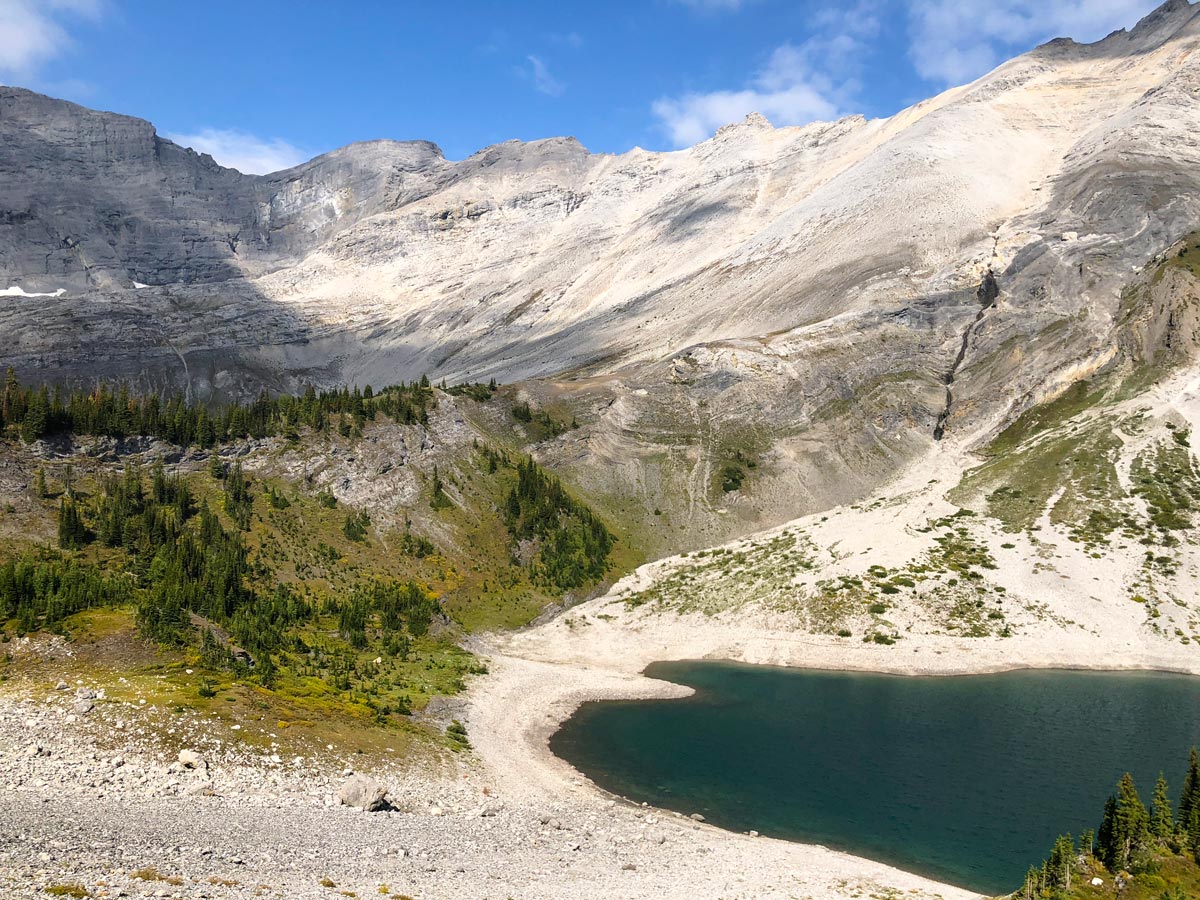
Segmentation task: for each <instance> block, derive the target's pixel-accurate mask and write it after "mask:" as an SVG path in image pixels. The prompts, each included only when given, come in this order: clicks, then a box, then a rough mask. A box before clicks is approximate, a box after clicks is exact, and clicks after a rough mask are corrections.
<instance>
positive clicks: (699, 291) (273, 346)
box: [0, 0, 1200, 527]
mask: <svg viewBox="0 0 1200 900" xmlns="http://www.w3.org/2000/svg"><path fill="white" fill-rule="evenodd" d="M1198 44H1200V7H1196V6H1192V5H1189V4H1187V3H1185V2H1179V0H1172V2H1169V3H1167V4H1165V5H1164V6H1163V7H1161V8H1160V9H1159V10H1157V11H1156V12H1155V13H1152V14H1151V15H1149V16H1147V17H1146V18H1145V19H1144V20H1142V22H1140V23H1138V25H1137V26H1136V27H1135V28H1133V29H1131V30H1130V31H1128V32H1125V31H1122V32H1117V33H1115V34H1113V35H1111V36H1109V37H1108V38H1106V39H1105V40H1103V41H1101V42H1099V43H1096V44H1091V45H1080V44H1076V43H1074V42H1072V41H1069V40H1058V41H1054V42H1051V43H1050V44H1047V45H1045V46H1043V47H1040V48H1038V49H1036V50H1034V51H1033V52H1031V53H1029V54H1026V55H1024V56H1021V57H1019V58H1017V59H1014V60H1012V61H1010V62H1008V63H1005V64H1004V65H1002V66H1001V67H999V68H998V69H996V70H995V71H994V72H992V73H990V74H989V75H987V76H985V77H983V78H981V79H980V80H978V81H977V82H975V83H973V84H970V85H966V86H963V87H959V88H955V89H952V90H950V91H947V92H946V93H944V94H942V95H940V96H937V97H934V98H932V99H930V100H927V101H924V102H922V103H919V104H917V105H916V106H914V107H911V108H909V109H906V110H904V111H902V112H900V113H898V114H896V115H895V116H893V117H891V118H888V119H877V120H866V119H863V118H861V117H851V118H847V119H843V120H840V121H837V122H832V123H828V122H820V123H814V124H811V125H807V126H804V127H799V128H774V127H772V126H771V125H770V124H769V123H768V122H767V121H766V120H765V119H763V118H762V117H761V116H758V115H753V116H750V117H748V118H747V119H746V120H745V121H744V122H742V123H740V124H736V125H731V126H728V127H726V128H723V129H721V131H719V132H718V133H717V134H716V135H715V136H714V137H713V138H711V139H710V140H707V141H705V142H703V143H701V144H698V145H696V146H695V147H692V148H690V149H687V150H682V151H678V152H673V153H651V152H646V151H643V150H640V149H634V150H632V151H630V152H628V153H625V154H622V155H619V156H612V155H605V154H592V153H589V152H588V151H587V150H586V149H585V148H584V147H583V146H582V145H580V144H579V143H578V142H577V141H575V140H574V139H571V138H555V139H550V140H543V141H535V142H532V143H521V142H509V143H505V144H499V145H496V146H493V147H489V148H487V149H485V150H482V151H480V152H479V153H477V154H475V155H474V156H472V157H470V158H468V159H466V160H462V161H459V162H452V161H448V160H446V159H445V158H444V157H443V156H442V154H441V152H440V151H439V150H438V148H437V147H436V146H434V145H432V144H428V143H423V142H411V143H397V142H391V141H376V142H370V143H364V144H355V145H351V146H349V147H346V148H343V149H341V150H338V151H335V152H333V153H330V154H326V155H324V156H321V157H318V158H317V159H315V160H312V161H311V162H308V163H305V164H304V165H301V166H298V167H296V168H294V169H290V170H287V171H284V172H277V173H274V174H271V175H266V176H248V175H243V174H241V173H238V172H236V171H233V170H231V169H225V168H222V167H220V166H219V165H217V164H216V163H215V162H214V161H213V160H212V159H211V158H209V157H207V156H203V155H198V154H195V153H193V152H192V151H190V150H185V149H183V148H180V147H178V146H176V145H174V144H172V143H171V142H169V141H167V140H164V139H162V138H160V137H158V136H157V135H156V133H155V131H154V129H153V127H152V126H151V125H150V124H149V123H146V122H143V121H141V120H137V119H131V118H128V117H125V116H119V115H115V114H111V113H100V112H94V111H91V110H86V109H83V108H81V107H78V106H74V105H72V104H69V103H65V102H61V101H57V100H52V99H49V98H46V97H41V96H39V95H36V94H32V93H29V92H27V91H23V90H20V89H15V88H0V290H2V289H5V288H8V287H9V286H13V287H19V288H20V289H21V290H22V291H24V292H27V293H47V294H54V293H55V292H58V291H63V293H61V294H59V295H57V296H41V297H29V296H22V295H16V294H14V295H12V296H4V297H0V333H3V334H4V335H5V336H6V338H7V340H6V342H5V349H4V353H3V356H4V359H5V361H7V362H12V363H13V364H14V365H16V366H17V368H18V369H19V370H20V371H21V372H22V374H24V375H26V376H29V377H42V378H49V379H59V378H72V379H87V378H93V377H96V376H99V375H106V376H119V377H128V378H133V379H137V380H141V381H143V382H146V383H148V384H154V385H160V386H162V385H167V384H170V385H175V386H185V387H187V388H188V389H189V390H191V391H192V392H193V393H194V394H195V395H197V396H206V395H210V394H236V393H252V392H256V391H257V390H259V389H260V388H261V387H263V386H266V387H268V388H272V389H298V388H299V387H300V386H302V385H303V384H305V383H308V382H316V383H335V382H355V383H359V384H365V383H371V384H374V385H381V384H385V383H390V382H396V381H400V380H405V379H411V378H415V377H419V376H420V375H421V374H423V373H427V374H429V375H430V376H431V377H432V378H435V379H441V378H442V377H445V378H447V379H448V380H449V381H451V382H454V381H458V380H476V379H478V380H486V379H487V378H490V377H496V378H497V379H499V380H501V381H505V382H513V381H519V380H526V381H529V382H530V383H529V385H528V389H529V391H530V392H531V395H532V396H533V398H534V399H535V401H536V400H537V399H538V398H539V397H543V398H544V397H547V396H551V395H553V396H554V397H557V398H560V399H565V400H566V401H568V402H572V403H574V404H575V405H576V406H577V407H578V408H579V409H580V410H581V411H582V412H583V415H581V420H582V421H583V422H584V428H583V429H582V430H581V431H580V432H578V433H575V434H573V435H572V436H569V437H567V438H564V439H563V440H562V441H561V442H559V443H558V444H555V445H554V446H551V447H548V448H546V449H545V452H546V453H547V454H550V455H555V454H557V455H558V456H560V457H561V459H562V460H563V461H564V462H565V463H569V464H578V465H580V466H584V467H586V466H588V465H590V464H591V463H594V462H604V463H609V464H611V466H610V468H609V469H608V470H607V471H609V472H618V470H619V478H620V479H622V481H621V483H622V484H626V485H627V484H628V483H629V482H628V480H627V479H629V478H633V479H634V480H635V483H637V484H639V485H640V488H639V490H642V491H644V493H645V495H646V496H647V497H650V496H655V497H658V496H667V495H670V496H671V497H676V496H679V495H680V492H683V494H686V495H688V496H691V497H693V501H689V502H690V503H691V504H692V507H693V508H694V506H695V501H694V498H695V496H697V493H700V494H703V493H706V492H707V491H708V489H709V487H710V486H711V485H710V481H711V479H712V477H713V475H712V473H713V471H714V467H719V465H720V463H721V458H722V456H723V455H724V454H727V452H732V451H731V450H730V449H729V448H728V447H726V446H725V445H724V444H722V443H721V442H720V441H718V440H717V437H720V439H721V441H724V442H725V443H728V442H729V441H728V436H729V435H731V434H736V435H738V436H739V437H738V440H740V441H742V442H743V443H744V444H746V445H747V447H748V449H749V450H751V451H752V452H753V453H755V454H757V455H758V456H759V457H761V459H762V461H763V469H762V470H761V477H762V478H763V479H765V481H764V483H765V484H772V485H774V487H773V488H771V489H770V490H765V491H763V492H760V494H759V497H758V499H757V500H754V501H750V500H746V501H745V503H747V504H749V507H747V508H746V509H743V508H742V507H739V501H738V498H737V497H732V498H726V499H728V500H729V504H728V510H727V511H728V512H730V513H732V514H733V519H734V520H736V519H738V517H739V515H740V514H741V513H745V515H747V516H749V517H750V518H752V519H754V520H755V521H756V522H757V521H761V520H762V519H763V517H765V518H767V519H772V518H778V516H777V515H776V513H778V514H779V515H782V514H783V512H784V511H787V512H789V513H794V512H796V511H797V510H798V509H808V508H812V507H814V506H819V505H821V504H824V503H827V502H831V501H833V500H842V499H845V498H847V497H849V496H853V495H855V494H856V493H858V492H860V491H861V490H863V489H864V488H865V487H866V486H869V485H870V484H873V483H876V482H877V481H878V480H879V479H880V478H882V477H885V476H886V474H887V473H889V472H891V471H894V470H895V468H896V466H898V465H899V464H901V463H903V462H904V461H906V460H909V459H911V458H913V457H914V456H915V455H918V454H920V453H923V452H925V451H927V450H928V449H929V447H930V446H931V443H932V441H933V435H934V432H935V430H938V431H939V434H941V435H942V437H943V439H949V440H964V439H974V438H975V437H977V436H978V435H981V434H984V433H986V432H987V431H988V430H989V429H990V428H993V427H994V426H995V425H996V424H998V423H999V422H1001V421H1003V420H1004V419H1005V418H1006V417H1009V416H1011V415H1012V414H1013V412H1014V411H1016V410H1019V409H1020V408H1023V407H1024V406H1026V405H1028V404H1029V403H1030V402H1032V401H1033V400H1035V399H1037V398H1039V397H1040V396H1044V395H1045V394H1046V393H1047V392H1050V391H1053V390H1055V389H1057V386H1059V385H1060V384H1061V382H1062V381H1063V380H1064V379H1069V378H1072V377H1078V375H1079V374H1080V373H1088V372H1092V371H1095V370H1096V369H1097V368H1100V367H1102V366H1104V365H1106V364H1108V363H1109V362H1111V360H1112V359H1113V354H1114V350H1115V347H1116V346H1117V344H1118V337H1117V335H1116V333H1115V331H1114V329H1115V324H1114V323H1115V318H1116V314H1117V310H1118V308H1119V304H1120V296H1121V291H1122V289H1123V288H1124V287H1125V286H1126V285H1127V284H1128V283H1129V281H1130V280H1131V279H1132V278H1134V277H1136V275H1135V270H1140V269H1141V268H1142V267H1143V266H1144V265H1145V264H1146V263H1147V262H1148V261H1149V260H1151V259H1152V258H1153V257H1154V256H1155V254H1158V253H1160V252H1162V251H1164V250H1165V249H1166V248H1167V247H1169V246H1170V245H1171V244H1172V242H1174V241H1175V240H1177V239H1178V238H1179V237H1180V236H1181V235H1183V234H1185V233H1187V232H1188V231H1191V230H1193V229H1194V228H1196V227H1197V223H1200V183H1198V182H1200V165H1198V163H1200V139H1197V137H1196V135H1197V134H1200V102H1197V96H1198V92H1200V54H1196V52H1195V51H1196V49H1197V45H1198ZM989 268H991V269H992V270H994V272H995V273H996V278H997V288H998V291H999V294H998V297H996V304H995V306H994V307H988V308H986V309H985V310H984V313H983V314H982V315H981V314H980V306H981V304H980V299H979V298H980V294H979V289H980V285H981V283H982V282H983V280H984V278H985V274H986V272H987V270H988V269H989ZM136 285H144V286H142V287H138V286H136ZM960 353H961V356H960ZM947 382H950V383H949V384H948V383H947ZM948 388H949V390H948ZM593 475H594V477H595V478H597V479H600V480H601V481H603V480H604V479H606V478H608V477H609V476H607V475H602V474H596V473H593ZM612 477H613V478H617V477H618V476H617V475H613V476H612ZM772 479H774V480H772ZM606 489H607V487H606ZM772 497H778V498H781V499H779V500H778V501H776V500H772V499H769V498H772ZM648 502H650V501H648ZM776 507H778V509H776ZM770 510H775V512H771V511H770ZM715 515H716V514H715V513H713V514H712V515H710V516H707V517H706V518H705V521H709V520H710V519H711V520H713V521H715ZM722 527H724V526H722Z"/></svg>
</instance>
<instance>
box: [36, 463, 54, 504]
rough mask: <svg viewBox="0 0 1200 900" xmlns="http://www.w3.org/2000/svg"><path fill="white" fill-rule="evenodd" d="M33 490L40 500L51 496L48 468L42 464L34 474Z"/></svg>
mask: <svg viewBox="0 0 1200 900" xmlns="http://www.w3.org/2000/svg"><path fill="white" fill-rule="evenodd" d="M33 492H34V493H35V494H37V496H38V499H40V500H44V499H45V498H46V497H48V496H50V489H49V488H48V487H46V470H45V469H43V468H42V467H41V466H38V470H37V472H35V473H34V476H33Z"/></svg>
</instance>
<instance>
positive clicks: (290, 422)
mask: <svg viewBox="0 0 1200 900" xmlns="http://www.w3.org/2000/svg"><path fill="white" fill-rule="evenodd" d="M433 402H434V398H433V391H432V390H431V389H430V388H429V385H428V384H427V383H425V384H420V385H396V386H394V387H389V388H385V389H384V390H383V391H381V392H379V393H375V392H374V391H359V389H358V388H354V389H353V390H351V389H349V388H342V389H341V390H336V391H323V392H321V393H319V394H318V393H317V392H316V391H315V390H314V389H313V388H311V387H310V388H308V389H307V390H306V391H305V392H304V394H302V395H301V396H298V397H295V396H287V395H282V396H279V397H270V396H268V395H267V394H266V393H263V394H262V395H260V396H259V398H258V399H257V400H255V401H254V402H253V403H245V404H238V403H233V404H227V405H225V406H223V407H220V408H215V409H210V408H209V407H207V406H204V405H202V404H196V403H189V402H187V401H186V400H184V398H183V397H182V396H181V395H178V394H177V395H175V396H173V397H170V398H169V399H165V400H164V398H162V397H161V396H159V395H158V394H145V395H134V394H131V393H130V390H129V387H128V385H124V384H122V385H119V386H118V387H117V388H116V390H115V391H114V390H113V388H111V387H109V386H107V385H102V386H100V387H98V388H96V389H95V390H92V391H86V392H85V391H74V392H71V393H69V394H67V395H66V396H65V397H64V396H63V395H62V393H61V392H60V391H57V390H56V391H55V392H54V393H53V394H51V393H50V391H49V389H48V388H47V387H45V386H44V385H43V386H42V387H40V388H36V389H35V388H32V387H23V386H22V385H21V384H20V382H18V381H17V378H16V375H15V373H13V371H12V369H11V368H10V369H9V370H8V373H7V377H6V379H5V384H4V391H3V394H2V395H0V432H3V431H4V430H5V429H7V428H10V427H11V428H13V429H15V431H16V432H17V434H19V435H20V437H21V439H22V440H24V441H25V442H26V443H31V442H33V441H35V440H37V439H38V438H41V437H46V436H48V435H56V434H70V433H74V434H94V435H105V436H108V437H115V438H123V437H129V436H132V435H148V436H151V437H156V438H161V439H163V440H166V441H170V442H171V443H173V444H178V445H180V446H196V447H212V446H214V445H216V444H220V443H223V442H226V441H232V440H244V439H246V438H263V437H269V436H273V435H282V436H284V437H295V436H296V429H297V428H298V427H300V426H301V425H304V426H307V427H309V428H312V429H313V430H316V431H324V430H325V429H326V428H327V427H328V426H329V421H330V417H333V416H336V417H339V420H340V421H342V422H343V423H353V425H354V427H356V428H357V429H358V430H360V431H361V429H362V426H363V424H364V423H365V422H368V421H370V420H372V419H374V418H375V416H376V415H383V416H386V417H387V418H389V419H392V420H394V421H396V422H401V423H403V424H415V423H420V424H425V423H426V422H427V421H428V415H429V407H430V406H431V405H432V404H433Z"/></svg>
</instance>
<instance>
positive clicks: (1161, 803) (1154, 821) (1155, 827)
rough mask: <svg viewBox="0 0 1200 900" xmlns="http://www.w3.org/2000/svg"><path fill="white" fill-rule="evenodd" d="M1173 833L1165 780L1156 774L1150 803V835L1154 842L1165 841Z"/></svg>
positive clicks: (1169, 801) (1173, 823)
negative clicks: (1156, 779)
mask: <svg viewBox="0 0 1200 900" xmlns="http://www.w3.org/2000/svg"><path fill="white" fill-rule="evenodd" d="M1174 831H1175V817H1174V815H1173V814H1172V812H1171V798H1170V797H1169V796H1168V794H1167V779H1166V778H1165V777H1164V776H1163V774H1162V773H1161V772H1159V773H1158V782H1157V783H1156V784H1155V785H1154V799H1153V800H1152V801H1151V803H1150V834H1151V835H1152V836H1153V837H1154V839H1155V840H1158V841H1165V840H1166V839H1167V838H1168V837H1170V836H1171V834H1172V833H1174Z"/></svg>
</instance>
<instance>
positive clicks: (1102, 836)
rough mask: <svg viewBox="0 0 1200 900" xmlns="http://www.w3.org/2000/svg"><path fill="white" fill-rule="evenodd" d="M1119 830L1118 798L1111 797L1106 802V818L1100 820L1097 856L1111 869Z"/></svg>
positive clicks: (1097, 832)
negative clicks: (1117, 830)
mask: <svg viewBox="0 0 1200 900" xmlns="http://www.w3.org/2000/svg"><path fill="white" fill-rule="evenodd" d="M1116 829H1117V798H1116V797H1114V796H1112V795H1111V794H1110V795H1109V797H1108V799H1107V800H1105V801H1104V817H1103V818H1102V819H1101V820H1100V828H1099V829H1097V831H1096V855H1097V856H1098V857H1100V860H1101V861H1102V862H1103V863H1104V864H1105V865H1107V866H1109V867H1110V868H1111V867H1112V866H1111V863H1110V861H1111V860H1112V859H1113V857H1114V856H1115V850H1114V848H1115V844H1116Z"/></svg>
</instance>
